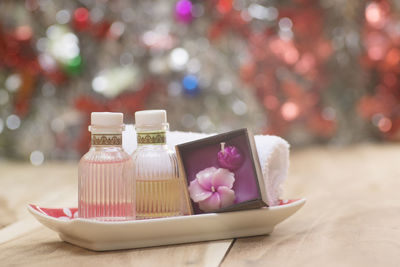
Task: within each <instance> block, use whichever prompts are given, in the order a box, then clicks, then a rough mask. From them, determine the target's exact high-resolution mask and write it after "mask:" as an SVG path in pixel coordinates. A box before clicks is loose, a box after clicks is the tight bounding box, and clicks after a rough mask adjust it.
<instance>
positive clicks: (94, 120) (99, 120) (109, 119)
mask: <svg viewBox="0 0 400 267" xmlns="http://www.w3.org/2000/svg"><path fill="white" fill-rule="evenodd" d="M90 120H91V121H90V124H91V125H93V126H97V127H120V126H121V125H123V123H124V114H122V113H119V112H92V114H91V118H90Z"/></svg>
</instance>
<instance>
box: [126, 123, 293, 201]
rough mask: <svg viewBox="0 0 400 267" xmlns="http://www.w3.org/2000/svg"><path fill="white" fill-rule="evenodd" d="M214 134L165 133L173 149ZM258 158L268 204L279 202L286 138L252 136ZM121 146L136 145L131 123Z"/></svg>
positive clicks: (285, 165) (130, 149)
mask: <svg viewBox="0 0 400 267" xmlns="http://www.w3.org/2000/svg"><path fill="white" fill-rule="evenodd" d="M211 135H214V134H204V133H193V132H179V131H173V132H168V133H167V145H168V146H169V148H171V149H173V150H175V145H178V144H182V143H186V142H190V141H194V140H197V139H201V138H204V137H208V136H211ZM254 139H255V143H256V148H257V153H258V158H259V160H260V165H261V170H262V174H263V178H264V184H265V186H266V190H267V198H268V205H269V206H276V205H278V204H279V197H280V196H281V193H282V189H281V185H282V184H283V182H284V181H285V179H286V177H287V175H288V170H289V144H288V142H286V140H284V139H282V138H280V137H278V136H273V135H255V136H254ZM123 147H124V149H125V151H126V152H128V153H129V154H131V153H133V151H134V150H135V149H136V147H137V142H136V132H135V129H134V127H133V125H127V126H126V130H125V132H124V133H123Z"/></svg>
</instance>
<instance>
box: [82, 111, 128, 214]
mask: <svg viewBox="0 0 400 267" xmlns="http://www.w3.org/2000/svg"><path fill="white" fill-rule="evenodd" d="M123 130H124V124H123V114H122V113H112V112H93V113H92V114H91V125H90V126H89V131H90V132H91V136H92V140H91V147H90V150H89V152H87V153H86V154H85V155H84V156H83V157H82V158H81V160H80V162H79V170H78V176H79V183H78V186H79V187H78V188H79V189H78V195H79V196H78V214H79V217H80V218H89V219H96V220H105V221H121V220H133V219H135V190H136V189H135V184H134V183H133V161H132V158H131V157H130V156H129V155H128V154H127V153H126V152H125V151H124V150H123V149H122V131H123Z"/></svg>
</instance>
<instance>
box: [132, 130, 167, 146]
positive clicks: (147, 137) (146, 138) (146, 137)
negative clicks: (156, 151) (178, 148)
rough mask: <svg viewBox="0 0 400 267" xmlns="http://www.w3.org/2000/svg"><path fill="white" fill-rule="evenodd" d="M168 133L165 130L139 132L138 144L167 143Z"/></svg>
mask: <svg viewBox="0 0 400 267" xmlns="http://www.w3.org/2000/svg"><path fill="white" fill-rule="evenodd" d="M166 143H167V134H166V131H165V130H159V131H146V132H137V144H138V146H144V145H165V144H166Z"/></svg>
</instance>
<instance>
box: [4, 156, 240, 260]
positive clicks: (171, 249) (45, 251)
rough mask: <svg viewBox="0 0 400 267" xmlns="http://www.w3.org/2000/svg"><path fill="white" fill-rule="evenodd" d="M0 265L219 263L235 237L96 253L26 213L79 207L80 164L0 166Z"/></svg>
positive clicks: (12, 164)
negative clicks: (34, 206)
mask: <svg viewBox="0 0 400 267" xmlns="http://www.w3.org/2000/svg"><path fill="white" fill-rule="evenodd" d="M0 173H1V175H0V266H118V265H123V266H211V267H213V266H218V265H219V264H220V262H221V261H222V259H223V257H224V256H225V253H226V252H227V251H228V249H229V247H230V245H231V243H232V241H233V240H232V239H228V240H221V241H213V242H199V243H193V244H186V245H175V246H163V247H155V248H146V249H134V250H121V251H111V252H93V251H89V250H86V249H82V248H79V247H76V246H73V245H70V244H68V243H65V242H62V241H60V239H59V238H58V236H57V234H56V233H55V232H53V231H51V230H49V229H47V228H45V227H44V226H42V225H41V224H39V223H38V222H37V221H36V220H35V219H34V218H33V217H32V216H31V215H30V214H29V213H28V211H27V209H26V205H27V204H28V203H35V204H38V205H40V206H45V207H74V206H75V207H76V206H77V167H76V163H69V164H68V163H67V164H60V163H51V164H45V165H43V166H41V167H34V166H32V165H30V164H17V163H1V164H0Z"/></svg>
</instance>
